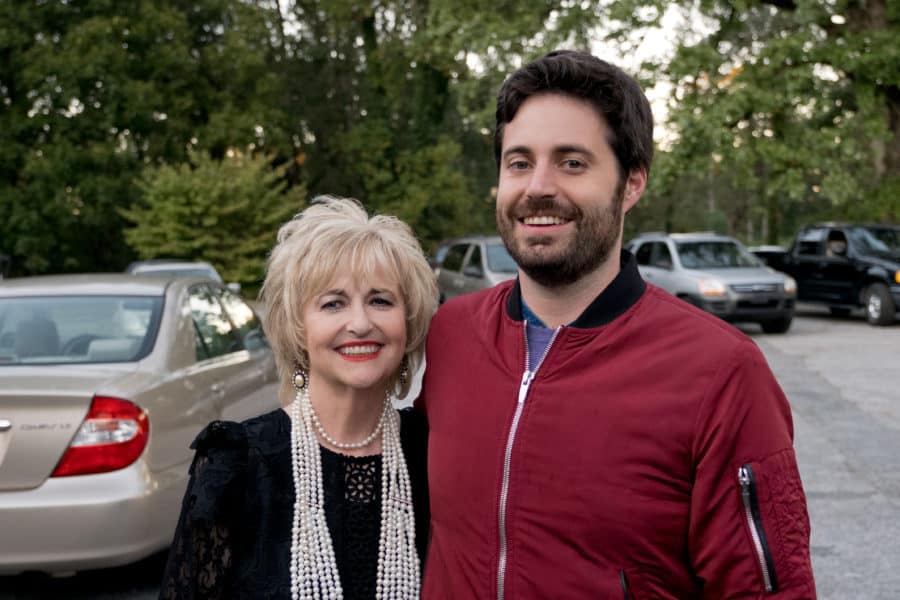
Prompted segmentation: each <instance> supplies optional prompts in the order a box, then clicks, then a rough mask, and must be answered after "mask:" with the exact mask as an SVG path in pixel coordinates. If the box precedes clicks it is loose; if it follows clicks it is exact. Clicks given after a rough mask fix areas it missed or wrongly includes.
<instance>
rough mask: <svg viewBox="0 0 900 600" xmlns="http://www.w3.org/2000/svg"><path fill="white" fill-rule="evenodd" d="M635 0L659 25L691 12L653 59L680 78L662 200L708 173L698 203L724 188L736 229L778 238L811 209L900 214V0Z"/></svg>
mask: <svg viewBox="0 0 900 600" xmlns="http://www.w3.org/2000/svg"><path fill="white" fill-rule="evenodd" d="M623 4H624V5H625V7H624V10H625V11H626V12H627V10H631V11H633V13H634V14H643V15H651V16H652V17H653V18H652V19H650V23H651V24H652V23H654V22H657V21H658V19H659V17H660V15H661V14H662V11H663V10H664V9H665V8H666V7H667V6H668V5H671V4H678V5H680V6H682V7H683V8H684V10H685V11H686V12H687V14H690V17H689V18H688V19H686V20H685V23H687V24H688V25H687V26H686V28H685V29H684V30H683V31H682V32H680V33H681V40H680V42H679V44H678V47H677V52H676V54H675V56H674V58H673V59H672V60H671V61H669V62H667V63H666V64H662V65H655V66H654V68H652V69H650V70H649V71H648V72H649V73H652V74H653V75H655V76H657V77H665V78H668V79H669V80H670V81H671V82H672V83H673V89H674V90H675V91H674V93H673V98H672V101H671V102H670V105H669V106H670V116H669V119H670V122H669V126H670V127H672V128H673V129H674V130H675V131H676V133H677V141H676V143H675V144H674V146H673V147H672V148H671V151H670V152H668V153H667V154H669V159H670V160H671V162H672V163H673V164H672V165H671V166H670V168H669V169H668V176H669V181H668V185H666V186H664V187H661V188H658V189H656V193H655V195H653V196H652V199H653V200H655V201H660V202H661V203H663V204H666V203H667V202H671V201H672V198H671V194H672V193H673V191H674V190H678V189H684V185H679V183H678V182H679V181H680V182H681V183H682V184H687V183H689V182H693V183H694V184H700V187H701V188H703V187H705V193H704V191H703V190H702V189H701V190H699V191H700V193H699V194H698V195H697V196H695V197H694V198H689V199H686V202H688V203H692V204H698V203H699V204H702V203H706V202H707V201H708V199H709V198H713V199H714V200H715V202H714V203H715V206H716V209H717V210H724V211H725V212H726V213H727V214H728V215H729V222H730V228H731V230H732V232H733V233H744V232H746V233H747V236H748V237H758V238H762V237H765V238H767V241H769V242H776V241H778V240H779V239H783V238H784V237H785V236H787V235H789V234H790V233H791V232H792V231H793V230H794V229H795V228H796V226H797V225H798V224H799V222H800V221H804V220H812V219H821V218H838V219H840V218H843V219H861V220H896V219H898V218H900V46H898V45H897V43H896V40H897V37H898V35H900V3H898V2H896V1H894V0H875V1H867V2H862V1H860V0H837V1H835V2H827V3H826V2H818V1H812V0H805V1H804V0H796V1H794V0H770V1H749V0H743V1H739V2H731V1H720V0H703V1H702V2H693V1H684V2H678V3H664V2H659V1H640V0H637V1H635V2H625V3H623ZM623 19H624V20H625V22H627V23H630V24H631V25H637V26H640V27H644V26H646V25H647V24H648V23H647V22H635V20H634V19H629V18H628V17H627V16H626V17H623ZM698 23H699V25H700V26H699V27H697V26H696V25H695V24H698ZM667 196H668V197H667Z"/></svg>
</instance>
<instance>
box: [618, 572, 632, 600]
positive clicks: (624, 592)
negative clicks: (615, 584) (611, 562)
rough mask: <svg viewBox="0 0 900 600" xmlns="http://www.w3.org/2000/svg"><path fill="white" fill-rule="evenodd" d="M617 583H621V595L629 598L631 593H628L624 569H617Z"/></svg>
mask: <svg viewBox="0 0 900 600" xmlns="http://www.w3.org/2000/svg"><path fill="white" fill-rule="evenodd" d="M619 583H621V584H622V597H623V598H624V599H625V600H631V595H630V594H629V593H628V578H627V577H625V569H622V570H621V571H619Z"/></svg>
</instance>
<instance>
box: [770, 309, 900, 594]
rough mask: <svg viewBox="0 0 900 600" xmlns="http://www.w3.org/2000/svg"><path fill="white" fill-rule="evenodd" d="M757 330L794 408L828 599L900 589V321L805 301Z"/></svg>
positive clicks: (815, 557)
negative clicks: (785, 319)
mask: <svg viewBox="0 0 900 600" xmlns="http://www.w3.org/2000/svg"><path fill="white" fill-rule="evenodd" d="M800 314H801V315H802V318H800V319H797V320H795V322H794V326H793V327H792V329H791V331H790V332H789V333H788V334H787V335H784V336H774V335H762V334H759V335H754V338H755V339H756V341H757V343H758V344H759V346H760V348H761V349H762V350H763V352H764V353H765V354H766V357H767V359H768V360H769V364H770V366H771V367H772V369H773V371H774V372H775V375H776V377H777V378H778V381H779V382H780V383H781V386H782V388H783V389H784V391H785V393H786V395H787V397H788V399H789V400H790V403H791V407H792V409H793V414H794V430H795V431H794V433H795V437H794V445H795V448H796V452H797V459H798V463H799V467H800V474H801V477H802V479H803V485H804V488H805V490H806V495H807V501H808V507H809V513H810V520H811V523H812V539H811V551H812V561H813V571H814V573H815V577H816V587H817V589H818V594H819V598H820V599H821V600H856V599H866V600H897V599H898V598H900V540H898V538H900V392H898V386H897V374H898V369H897V366H898V363H900V361H898V357H900V325H894V326H891V327H887V328H884V327H872V326H869V325H868V324H866V323H865V321H863V320H861V319H860V318H856V319H849V320H848V319H836V318H833V317H830V316H829V315H827V314H826V313H824V312H823V311H821V310H819V309H815V308H813V307H804V308H802V309H801V313H800Z"/></svg>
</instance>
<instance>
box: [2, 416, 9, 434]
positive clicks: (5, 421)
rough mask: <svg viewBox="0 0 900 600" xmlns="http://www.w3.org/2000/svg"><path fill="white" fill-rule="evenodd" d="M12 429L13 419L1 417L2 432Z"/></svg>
mask: <svg viewBox="0 0 900 600" xmlns="http://www.w3.org/2000/svg"><path fill="white" fill-rule="evenodd" d="M10 429H12V421H10V420H9V419H0V433H3V432H4V431H9V430H10Z"/></svg>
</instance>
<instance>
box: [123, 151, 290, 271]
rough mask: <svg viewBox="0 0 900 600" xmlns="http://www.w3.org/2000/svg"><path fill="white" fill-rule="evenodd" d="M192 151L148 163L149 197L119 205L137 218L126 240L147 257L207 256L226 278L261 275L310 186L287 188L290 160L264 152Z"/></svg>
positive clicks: (144, 184) (144, 185)
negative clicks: (183, 159)
mask: <svg viewBox="0 0 900 600" xmlns="http://www.w3.org/2000/svg"><path fill="white" fill-rule="evenodd" d="M188 159H189V162H187V163H181V164H179V165H175V166H170V165H161V166H158V167H151V168H148V169H146V170H145V171H144V173H143V175H142V177H141V179H140V181H139V183H138V189H139V190H140V192H141V201H140V202H139V203H137V204H135V205H134V206H132V207H130V208H127V209H120V210H119V212H120V213H121V215H122V216H123V217H124V218H125V219H126V220H127V221H129V222H131V223H133V225H132V226H131V227H129V228H127V229H125V240H126V241H127V242H128V244H129V245H130V246H131V247H132V248H133V249H134V250H135V251H136V252H137V254H138V256H139V257H140V258H142V259H149V258H173V257H174V258H184V259H189V260H205V261H208V262H210V263H212V264H213V266H215V267H216V269H217V270H218V271H219V272H220V273H221V274H222V277H223V278H224V279H225V280H226V281H238V282H241V283H242V284H249V285H250V286H251V287H252V286H254V285H256V284H258V283H260V282H261V281H262V278H263V274H264V271H265V260H266V256H267V253H268V251H269V249H271V248H272V246H273V245H274V243H275V234H276V232H277V231H278V227H279V225H281V223H283V222H284V221H286V220H288V219H290V218H291V217H292V216H293V215H294V214H296V213H297V212H299V211H300V210H301V209H302V207H303V202H304V190H303V188H302V186H294V187H292V188H291V189H290V190H287V191H286V190H285V188H286V187H287V183H286V182H285V180H284V170H285V167H284V166H282V167H280V168H276V169H272V168H271V166H270V164H269V161H268V159H267V158H266V157H265V156H263V155H257V156H247V155H245V154H243V153H240V152H235V151H231V152H229V155H228V156H226V157H225V158H223V159H221V160H219V159H215V158H212V157H210V156H209V155H208V154H206V153H199V152H190V153H189V155H188Z"/></svg>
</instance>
